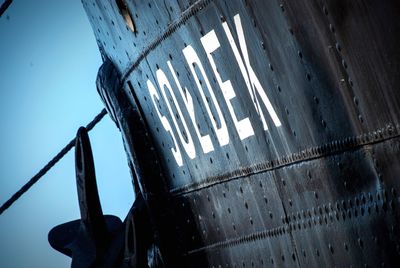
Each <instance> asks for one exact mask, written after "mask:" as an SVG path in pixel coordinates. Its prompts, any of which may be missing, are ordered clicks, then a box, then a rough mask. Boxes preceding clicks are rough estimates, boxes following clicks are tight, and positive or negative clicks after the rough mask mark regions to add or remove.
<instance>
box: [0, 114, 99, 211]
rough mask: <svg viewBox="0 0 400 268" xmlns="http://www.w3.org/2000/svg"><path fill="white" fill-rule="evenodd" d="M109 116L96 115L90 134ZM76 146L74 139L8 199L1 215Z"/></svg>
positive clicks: (88, 128)
mask: <svg viewBox="0 0 400 268" xmlns="http://www.w3.org/2000/svg"><path fill="white" fill-rule="evenodd" d="M106 114H107V111H106V109H103V110H101V112H100V113H99V114H98V115H96V117H95V118H93V120H92V121H91V122H90V123H89V124H87V126H86V129H87V131H88V132H89V131H90V130H92V129H93V128H94V127H95V126H96V125H97V123H99V122H100V121H101V119H103V118H104V116H105V115H106ZM74 146H75V138H74V139H72V140H71V141H70V142H69V143H68V144H67V145H66V146H65V147H64V148H63V149H62V150H61V151H60V152H59V153H58V154H57V155H56V156H55V157H54V158H53V159H51V160H50V161H49V162H48V163H47V164H46V165H45V166H44V167H43V168H42V169H41V170H39V172H38V173H36V175H34V176H33V177H32V178H31V179H30V180H29V181H28V182H27V183H26V184H25V185H24V186H22V187H21V189H19V190H18V191H17V192H16V193H15V194H13V195H12V196H11V197H10V199H8V200H7V201H6V202H5V203H4V204H3V205H2V206H1V207H0V215H1V214H3V212H4V211H6V210H7V209H8V208H9V207H10V206H11V205H12V204H13V203H14V202H15V201H17V200H18V199H19V198H20V197H21V196H22V195H23V194H24V193H26V192H27V191H28V190H29V189H30V188H31V187H32V186H33V185H34V184H35V183H36V182H38V181H39V179H40V178H42V177H43V176H44V175H45V174H46V173H47V172H48V171H49V170H50V169H51V168H52V167H54V165H55V164H57V162H58V161H60V160H61V159H62V158H63V157H64V156H65V155H66V154H67V153H68V152H69V151H70V150H71V149H72V148H73V147H74Z"/></svg>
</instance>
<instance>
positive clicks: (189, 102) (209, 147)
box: [167, 61, 214, 154]
mask: <svg viewBox="0 0 400 268" xmlns="http://www.w3.org/2000/svg"><path fill="white" fill-rule="evenodd" d="M167 65H168V67H169V70H170V71H171V73H172V76H173V78H174V80H175V83H176V86H177V87H178V90H179V93H180V95H181V97H182V99H183V103H184V104H185V106H186V109H187V111H188V113H189V116H190V119H191V120H192V123H193V127H194V131H195V132H196V135H197V137H198V138H199V141H200V145H201V148H202V149H203V152H204V153H205V154H206V153H208V152H211V151H214V146H213V144H212V142H211V139H210V136H209V135H204V136H201V134H200V130H199V127H198V126H197V123H196V116H195V113H194V106H193V98H192V96H191V95H190V93H189V91H188V90H187V88H185V90H184V89H183V88H182V86H181V83H180V82H179V80H178V78H177V77H176V74H175V70H174V68H173V67H172V64H171V62H170V61H167Z"/></svg>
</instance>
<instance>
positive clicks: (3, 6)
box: [0, 0, 12, 17]
mask: <svg viewBox="0 0 400 268" xmlns="http://www.w3.org/2000/svg"><path fill="white" fill-rule="evenodd" d="M11 3H12V0H5V1H4V2H3V4H1V6H0V17H1V16H2V15H3V13H4V12H6V10H7V8H8V7H9V6H10V5H11Z"/></svg>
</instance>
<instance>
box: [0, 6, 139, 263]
mask: <svg viewBox="0 0 400 268" xmlns="http://www.w3.org/2000/svg"><path fill="white" fill-rule="evenodd" d="M100 64H101V57H100V54H99V51H98V49H97V46H96V42H95V39H94V35H93V33H92V29H91V28H90V24H89V21H88V19H87V18H86V14H85V12H84V9H83V7H82V5H81V2H80V1H78V0H74V1H61V0H47V1H46V0H38V1H22V0H20V1H19V0H15V1H14V3H13V4H12V5H11V6H10V8H9V9H8V11H7V12H6V13H5V14H4V15H3V16H2V17H1V18H0V124H1V128H0V148H1V149H0V203H1V204H2V203H4V202H5V201H6V200H7V199H8V198H9V197H10V196H11V195H12V194H13V193H14V192H15V191H17V190H18V189H19V188H20V187H21V186H22V185H23V184H24V183H25V182H26V181H27V180H28V179H29V178H30V177H31V176H32V175H34V174H35V173H36V172H37V171H38V170H39V169H40V168H41V167H42V166H43V165H45V164H46V163H47V162H48V161H49V160H50V159H51V158H52V157H53V156H54V155H55V154H56V153H57V152H58V151H59V150H60V149H61V148H62V147H63V146H64V145H65V144H66V143H67V142H68V141H69V140H70V139H71V138H73V137H74V136H75V133H76V130H77V129H78V127H79V126H81V125H86V124H87V123H88V122H89V121H90V120H91V119H92V118H93V117H94V116H95V115H96V114H97V113H98V112H99V111H100V110H101V109H102V108H103V104H102V102H101V100H100V98H99V97H98V95H97V92H96V88H95V79H96V74H97V70H98V68H99V66H100ZM90 138H91V142H92V147H93V154H94V159H95V165H96V173H97V181H98V187H99V192H100V199H101V202H102V205H103V211H104V212H105V213H107V214H113V215H117V216H119V217H120V218H121V219H123V218H124V217H125V215H126V213H127V211H128V210H129V208H130V206H131V204H132V202H133V199H134V194H133V189H132V185H131V178H130V175H129V170H128V165H127V160H126V155H125V152H124V150H123V145H122V140H121V136H120V133H119V131H118V129H117V128H116V127H115V125H114V123H113V122H112V121H111V120H110V118H109V117H108V116H106V117H105V119H103V121H102V122H100V123H99V124H98V126H97V127H96V128H95V129H94V130H93V131H92V132H91V133H90ZM74 168H75V167H74V154H73V151H71V152H70V153H68V155H67V156H66V157H65V158H64V159H63V160H61V162H60V163H59V164H57V165H56V166H55V168H53V169H52V170H51V171H50V172H49V173H48V174H47V175H45V177H43V178H42V179H41V181H39V183H37V184H36V185H35V186H34V187H33V188H32V189H31V190H30V191H29V192H28V193H27V194H25V195H24V196H23V197H22V198H21V199H20V200H19V201H17V202H16V203H15V204H14V206H12V207H11V208H10V209H9V210H7V211H6V212H5V213H3V214H2V215H0V267H4V268H16V267H70V259H69V258H68V257H65V256H63V255H62V254H60V253H58V252H56V251H54V250H53V249H51V247H50V246H49V244H48V242H47V233H48V231H49V230H50V229H51V228H52V227H54V226H55V225H58V224H61V223H64V222H67V221H70V220H74V219H77V218H79V207H78V201H77V195H76V186H75V170H74Z"/></svg>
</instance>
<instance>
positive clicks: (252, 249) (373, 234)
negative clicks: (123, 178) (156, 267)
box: [83, 0, 400, 267]
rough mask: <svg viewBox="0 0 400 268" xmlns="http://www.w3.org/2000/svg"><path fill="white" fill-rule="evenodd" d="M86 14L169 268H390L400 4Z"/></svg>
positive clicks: (155, 7)
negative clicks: (111, 75)
mask: <svg viewBox="0 0 400 268" xmlns="http://www.w3.org/2000/svg"><path fill="white" fill-rule="evenodd" d="M116 2H121V1H116ZM83 3H84V7H85V9H86V11H87V13H88V16H89V19H90V21H91V23H92V25H93V29H94V32H95V35H96V38H97V40H98V44H99V47H100V50H101V52H102V55H103V57H104V60H105V61H106V62H107V61H110V62H112V64H111V63H109V64H111V65H113V66H115V67H116V68H117V70H118V72H117V73H115V72H114V77H113V78H112V79H110V77H109V76H108V74H110V73H112V72H111V71H110V70H109V69H107V66H105V67H103V68H102V69H101V70H100V73H99V79H98V87H99V91H100V94H101V95H102V98H103V100H104V101H105V103H106V106H107V109H108V111H109V113H110V114H111V116H112V117H113V119H114V120H115V122H116V123H117V126H118V127H119V128H120V130H121V133H122V136H123V138H124V142H125V147H126V151H127V154H128V160H129V162H130V164H131V167H132V170H133V172H134V174H135V176H134V177H135V178H134V179H135V180H136V179H137V182H138V183H137V187H138V188H139V189H140V192H141V193H142V195H143V197H144V199H145V201H146V204H147V207H148V211H149V215H150V218H151V221H152V224H153V226H154V230H155V232H156V233H157V237H158V238H157V240H158V244H159V247H160V251H161V254H162V256H163V258H164V260H165V262H166V264H167V265H168V266H171V267H177V266H184V267H189V266H190V267H266V266H271V265H275V266H279V267H281V266H290V267H291V266H303V267H304V266H312V267H320V266H329V267H343V266H355V267H358V266H364V265H365V266H370V267H377V266H383V265H386V266H394V265H395V264H396V263H399V261H400V255H399V254H400V228H399V227H398V226H399V220H400V217H399V214H400V210H399V207H400V203H399V197H398V193H399V191H400V189H399V186H400V181H399V175H400V165H399V152H400V139H399V135H400V126H399V119H400V110H399V108H400V91H399V88H400V75H399V74H400V20H399V19H398V15H399V14H400V12H399V11H400V6H399V4H398V2H397V1H389V0H388V1H368V0H364V1H362V0H356V1H345V0H341V1H322V0H312V1H283V2H281V1H272V0H271V1H263V0H257V1H256V0H254V1H239V0H236V1H227V0H226V1H223V0H215V1H211V0H209V1H207V0H204V1H201V0H200V1H183V0H176V1H154V2H149V1H142V0H135V1H127V10H128V11H129V13H125V14H128V15H127V16H128V19H129V17H130V19H131V20H132V21H133V26H134V31H135V33H134V32H132V25H130V24H128V25H127V24H126V22H127V17H125V20H124V17H123V16H121V13H122V14H124V12H123V11H124V10H123V9H122V10H121V6H119V7H118V5H117V4H116V3H115V2H114V1H94V2H92V1H85V0H84V1H83ZM129 15H130V16H129ZM193 51H194V52H193ZM213 64H214V65H215V66H214V67H213ZM203 71H204V72H203ZM106 74H107V75H106ZM227 81H230V82H229V83H230V85H231V87H230V86H229V85H228V83H227ZM231 89H232V90H233V94H232V90H231ZM180 90H182V92H183V94H181V92H180ZM224 90H225V91H224ZM229 90H231V91H229ZM186 91H187V92H186ZM203 94H204V95H203ZM188 95H190V96H189V97H188ZM265 96H266V98H265ZM190 97H191V100H192V102H191V101H190ZM191 108H192V110H191ZM225 125H226V127H225ZM128 235H129V234H128ZM126 254H128V255H129V252H128V253H126Z"/></svg>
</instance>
